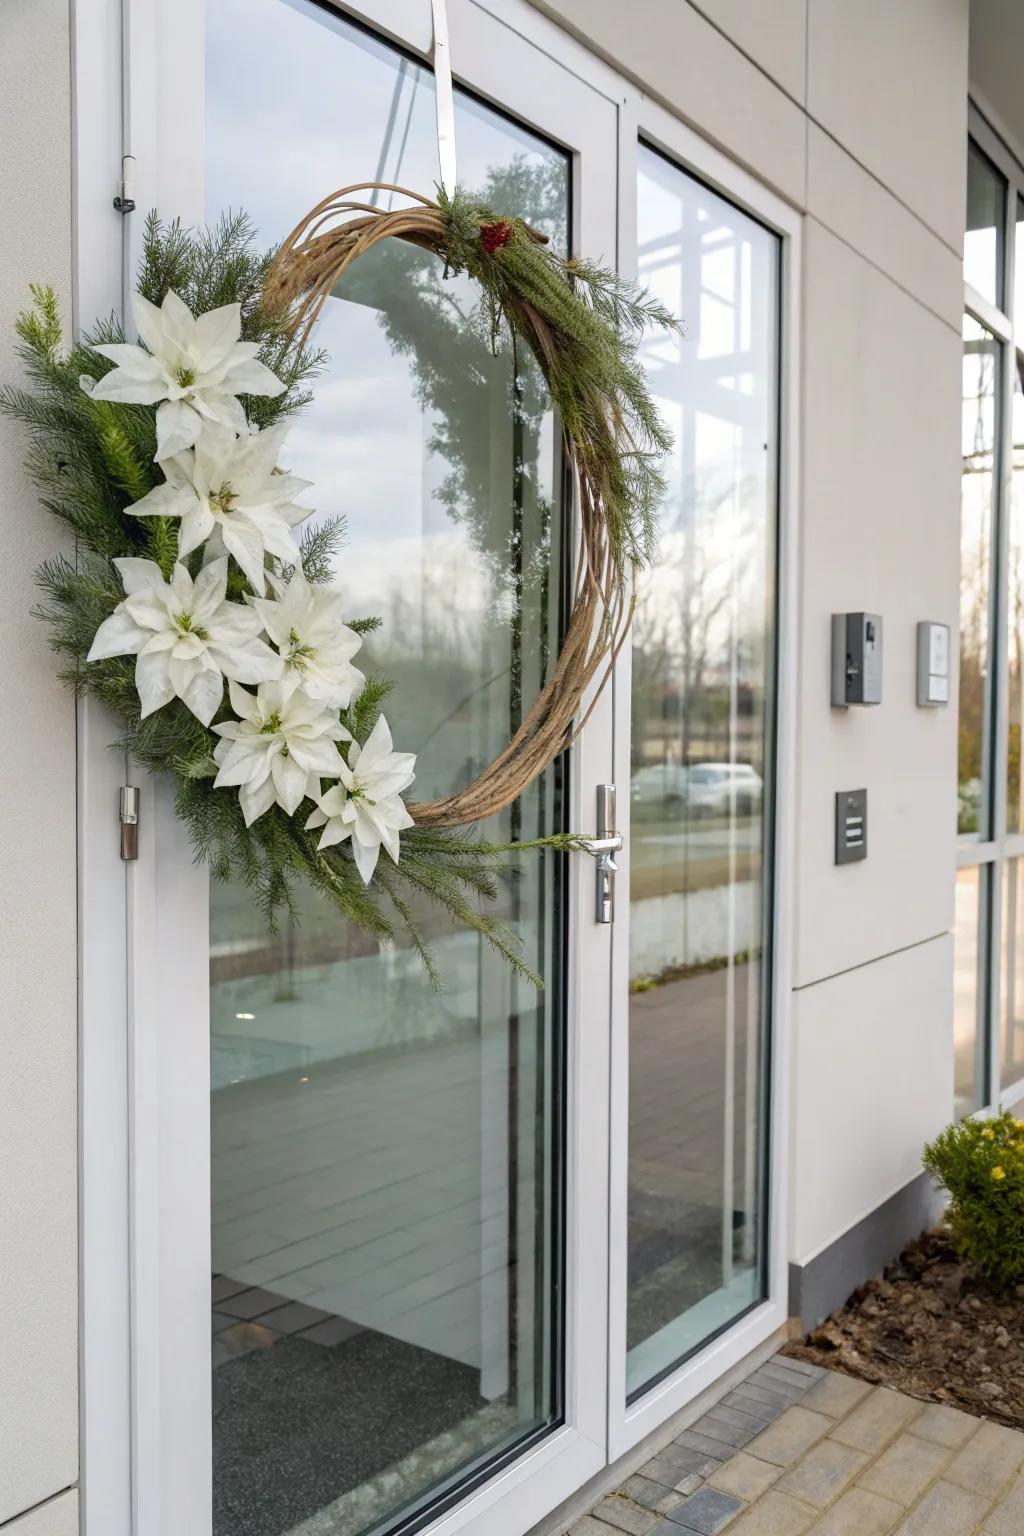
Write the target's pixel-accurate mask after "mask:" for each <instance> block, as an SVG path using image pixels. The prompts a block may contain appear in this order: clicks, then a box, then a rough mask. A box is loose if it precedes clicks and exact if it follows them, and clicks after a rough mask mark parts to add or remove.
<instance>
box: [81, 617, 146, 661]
mask: <svg viewBox="0 0 1024 1536" xmlns="http://www.w3.org/2000/svg"><path fill="white" fill-rule="evenodd" d="M148 639H149V630H148V629H142V628H141V627H140V626H139V625H138V624H136V622H135V620H134V619H133V618H132V616H131V614H130V613H129V612H128V610H127V609H126V608H125V606H124V604H123V603H120V604H118V606H117V607H116V608H115V609H114V611H113V613H112V614H111V615H110V617H109V619H104V620H103V623H102V624H101V625H100V627H99V629H98V630H97V631H96V633H95V635H94V636H93V641H92V645H91V646H90V647H89V654H88V656H87V657H86V658H85V659H86V661H104V660H105V659H106V657H108V656H133V655H134V654H135V652H136V651H139V650H141V649H142V647H143V645H144V644H145V642H146V641H147V640H148Z"/></svg>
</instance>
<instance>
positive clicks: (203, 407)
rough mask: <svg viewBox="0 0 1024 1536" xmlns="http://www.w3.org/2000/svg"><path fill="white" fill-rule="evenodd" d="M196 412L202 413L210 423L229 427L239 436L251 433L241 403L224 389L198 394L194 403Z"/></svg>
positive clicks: (208, 390) (209, 390)
mask: <svg viewBox="0 0 1024 1536" xmlns="http://www.w3.org/2000/svg"><path fill="white" fill-rule="evenodd" d="M193 403H194V404H195V407H196V410H197V411H201V412H202V413H203V415H204V417H206V419H207V420H208V421H213V422H217V423H218V424H219V425H220V426H222V427H227V429H228V430H229V431H230V432H236V433H239V434H242V433H247V432H248V431H249V423H248V421H246V419H245V412H244V410H243V409H242V404H241V401H240V400H238V399H236V398H235V396H234V395H229V394H227V393H225V392H224V390H222V389H207V390H204V391H202V393H200V394H196V396H195V397H194V402H193Z"/></svg>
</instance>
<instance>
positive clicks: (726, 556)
mask: <svg viewBox="0 0 1024 1536" xmlns="http://www.w3.org/2000/svg"><path fill="white" fill-rule="evenodd" d="M704 479H705V482H706V483H705V486H704V488H703V489H702V490H700V491H698V490H693V491H692V492H691V493H689V494H688V495H685V496H684V497H682V498H681V506H680V509H679V510H678V511H677V512H676V515H675V518H674V521H673V522H672V523H671V524H670V525H668V526H664V523H665V519H666V518H667V516H668V514H667V511H666V512H664V513H663V531H662V536H661V541H660V547H659V555H658V558H657V561H656V566H655V569H654V573H653V574H652V575H648V576H646V577H644V578H641V584H640V587H639V590H638V593H637V607H636V613H635V616H634V620H633V678H632V695H633V728H632V756H633V768H634V770H635V769H637V768H640V767H642V766H643V765H644V763H646V762H652V761H673V762H678V763H680V764H683V765H689V764H690V763H691V762H699V761H700V760H702V759H707V758H708V757H709V756H713V757H721V758H729V757H730V756H732V755H733V754H734V753H735V751H736V750H737V748H738V749H739V753H740V756H741V758H742V760H743V761H745V762H748V763H751V764H752V765H754V766H757V765H758V763H759V760H760V757H761V742H760V740H759V737H758V733H757V730H756V728H755V722H756V718H757V716H758V714H759V711H760V709H761V706H762V701H763V692H764V682H765V678H764V667H765V634H766V619H767V615H766V613H765V611H764V596H765V594H764V591H763V589H761V587H760V582H761V580H762V577H761V572H762V567H763V558H762V554H761V548H760V546H761V545H762V543H763V535H764V528H763V505H762V503H761V502H760V501H759V498H758V493H757V486H756V484H754V483H753V482H751V483H749V484H746V485H740V486H739V487H738V488H737V487H736V486H735V485H734V484H733V483H730V480H729V477H728V476H727V477H726V479H725V481H724V482H723V483H722V484H721V487H720V488H717V489H716V488H715V486H714V483H713V481H711V479H710V477H707V476H706V477H704ZM724 527H728V528H729V529H730V533H731V537H730V539H729V542H728V548H724V547H723V544H722V538H721V530H722V529H723V528H724ZM737 573H739V579H740V580H741V581H746V582H747V583H752V584H753V586H754V588H755V590H754V591H753V592H752V593H751V601H750V602H744V601H743V600H742V597H741V598H740V600H739V601H737V593H736V591H735V581H736V579H737ZM731 653H732V654H731ZM731 661H734V663H735V666H736V670H737V673H738V681H737V687H736V710H737V714H738V716H739V727H740V730H741V732H742V733H743V737H744V739H743V741H742V743H737V742H732V741H730V732H731V730H732V729H733V720H732V679H731V677H730V662H731Z"/></svg>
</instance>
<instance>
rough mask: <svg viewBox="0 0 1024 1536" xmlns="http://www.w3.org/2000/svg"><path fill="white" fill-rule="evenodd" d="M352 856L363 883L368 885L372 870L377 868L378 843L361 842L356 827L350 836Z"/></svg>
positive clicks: (371, 877)
mask: <svg viewBox="0 0 1024 1536" xmlns="http://www.w3.org/2000/svg"><path fill="white" fill-rule="evenodd" d="M352 857H353V858H354V859H355V861H356V869H358V871H359V873H360V874H361V875H362V877H363V884H364V885H369V883H370V881H371V880H372V879H373V872H374V870H375V869H376V868H377V860H378V858H379V857H380V843H376V842H375V843H372V844H369V843H363V842H360V840H359V829H358V826H357V827H356V829H355V831H354V834H353V837H352Z"/></svg>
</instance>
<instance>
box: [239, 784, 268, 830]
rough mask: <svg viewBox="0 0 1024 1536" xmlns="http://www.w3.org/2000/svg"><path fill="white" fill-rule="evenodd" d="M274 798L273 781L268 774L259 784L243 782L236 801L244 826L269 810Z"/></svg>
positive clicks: (250, 824) (249, 825)
mask: <svg viewBox="0 0 1024 1536" xmlns="http://www.w3.org/2000/svg"><path fill="white" fill-rule="evenodd" d="M276 798H277V796H276V794H275V792H274V781H273V779H272V778H270V776H269V775H268V776H267V778H265V779H264V780H263V782H262V783H261V784H257V785H255V786H254V785H251V784H243V785H242V787H241V788H240V789H239V791H238V803H239V805H240V806H241V807H242V817H243V819H244V821H245V824H246V826H247V827H251V826H252V824H253V822H254V821H258V820H259V818H260V817H261V816H262V815H263V814H264V812H265V811H269V810H270V807H271V806H272V805H273V803H274V801H275V799H276Z"/></svg>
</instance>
